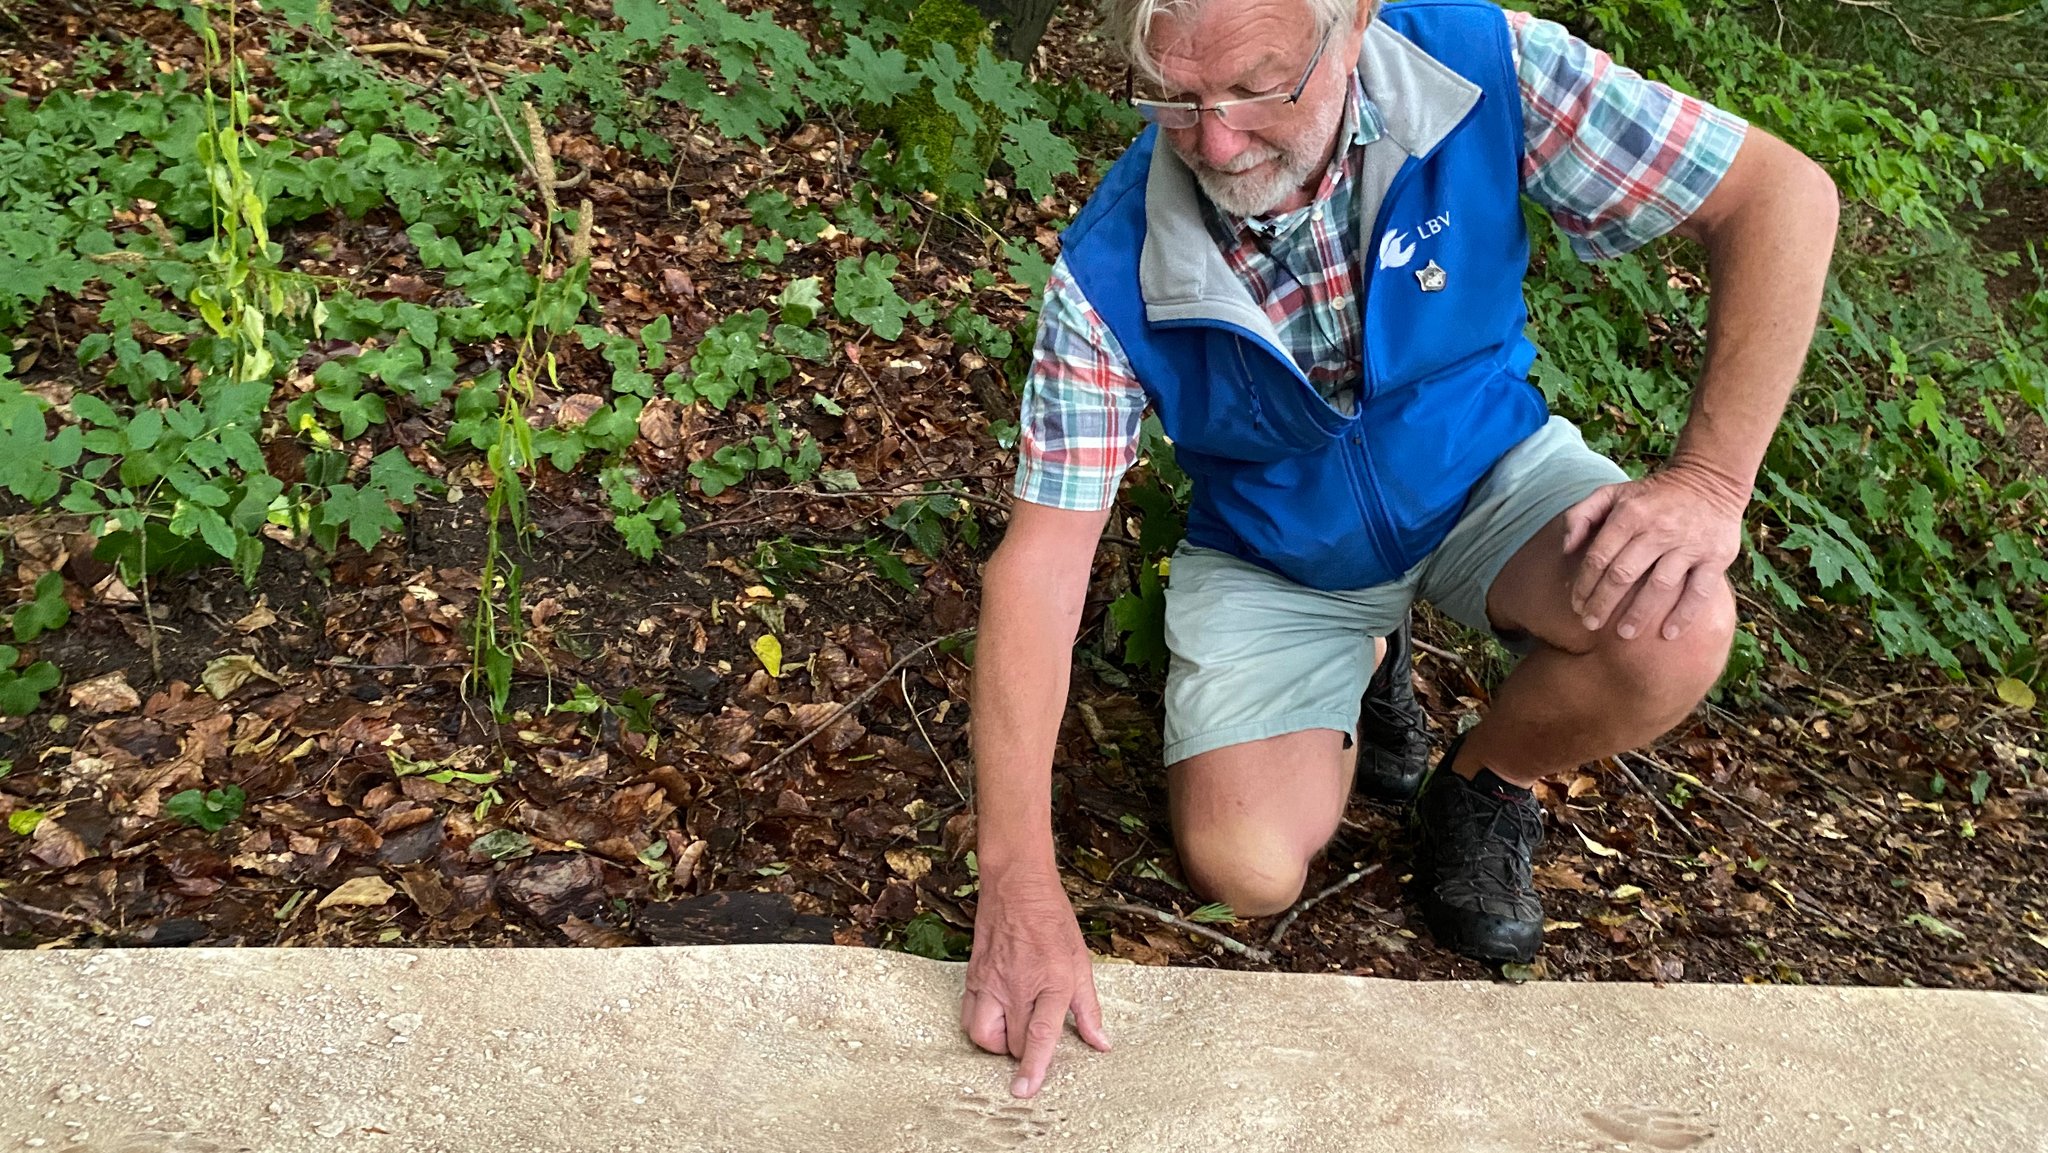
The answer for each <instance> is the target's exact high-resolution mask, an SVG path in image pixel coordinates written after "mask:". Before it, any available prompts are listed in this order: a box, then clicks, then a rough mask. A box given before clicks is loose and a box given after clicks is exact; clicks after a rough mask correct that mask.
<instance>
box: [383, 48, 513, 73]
mask: <svg viewBox="0 0 2048 1153" xmlns="http://www.w3.org/2000/svg"><path fill="white" fill-rule="evenodd" d="M353 47H354V50H355V53H356V55H358V56H424V57H426V58H427V59H429V60H439V61H442V62H443V63H446V62H447V61H450V60H453V59H455V53H453V52H450V51H448V50H447V49H446V48H434V47H432V46H430V45H426V44H412V43H409V42H407V41H404V40H393V41H391V42H389V43H387V44H357V45H354V46H353ZM463 55H464V58H465V59H467V57H468V53H464V54H463ZM470 63H471V64H473V65H474V66H475V67H477V68H480V69H482V70H484V71H485V72H488V73H490V74H491V75H493V76H502V77H506V78H510V77H513V76H517V75H519V74H520V72H519V70H518V69H517V68H507V67H506V66H504V65H503V64H488V63H485V62H482V61H471V62H470Z"/></svg>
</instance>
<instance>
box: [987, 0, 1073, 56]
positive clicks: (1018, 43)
mask: <svg viewBox="0 0 2048 1153" xmlns="http://www.w3.org/2000/svg"><path fill="white" fill-rule="evenodd" d="M971 2H972V3H973V5H974V7H975V8H976V9H977V10H979V11H980V12H981V14H982V15H983V16H986V17H988V21H989V23H991V24H993V25H995V26H996V28H995V38H996V45H995V47H996V51H998V52H1000V53H1002V54H1003V55H1004V56H1007V57H1009V58H1010V59H1012V60H1017V61H1025V62H1028V61H1029V60H1030V59H1031V54H1032V53H1033V52H1035V51H1037V50H1038V42H1039V40H1040V39H1042V38H1043V37H1044V36H1045V26H1046V25H1047V24H1048V23H1050V22H1051V21H1052V14H1053V12H1054V10H1056V9H1057V8H1058V7H1059V4H1060V0H971Z"/></svg>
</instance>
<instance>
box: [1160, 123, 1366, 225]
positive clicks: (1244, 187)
mask: <svg viewBox="0 0 2048 1153" xmlns="http://www.w3.org/2000/svg"><path fill="white" fill-rule="evenodd" d="M1343 116H1344V102H1343V101H1333V102H1331V103H1330V104H1329V106H1328V107H1327V108H1325V109H1324V110H1323V111H1322V113H1321V114H1320V115H1318V116H1317V117H1316V119H1315V120H1314V121H1311V122H1310V123H1309V124H1308V125H1307V126H1305V128H1304V131H1303V133H1302V136H1303V138H1304V139H1307V140H1328V139H1330V137H1331V136H1333V135H1334V134H1335V133H1336V131H1337V125H1338V123H1339V122H1340V121H1341V120H1342V119H1343ZM1275 158H1277V159H1278V160H1279V163H1278V164H1274V165H1268V166H1267V167H1269V168H1270V169H1271V170H1270V171H1267V172H1260V173H1251V172H1247V171H1246V170H1247V169H1251V168H1257V167H1259V166H1260V165H1262V164H1265V162H1266V161H1269V160H1273V159H1275ZM1181 160H1182V161H1183V162H1184V163H1186V164H1187V166H1188V168H1189V170H1190V171H1192V172H1193V173H1194V174H1195V182H1196V183H1197V184H1199V185H1201V187H1202V191H1203V193H1205V194H1206V195H1207V196H1208V197H1209V201H1210V203H1212V204H1214V205H1215V206H1216V207H1217V208H1220V209H1222V210H1223V211H1224V212H1227V213H1229V214H1230V215H1232V216H1264V215H1266V214H1267V213H1269V212H1271V211H1272V210H1273V209H1274V207H1276V206H1277V205H1278V204H1279V203H1280V202H1281V201H1283V200H1285V199H1287V196H1288V194H1289V193H1291V192H1293V191H1294V190H1295V189H1297V188H1300V187H1303V186H1304V185H1306V184H1307V183H1308V182H1309V180H1310V178H1311V177H1313V176H1314V175H1315V174H1316V170H1317V169H1318V168H1319V167H1321V166H1322V164H1323V161H1322V159H1321V158H1320V157H1318V156H1314V155H1307V154H1297V153H1290V152H1286V151H1284V150H1282V149H1278V148H1274V147H1272V146H1271V145H1265V144H1254V145H1252V146H1251V147H1250V148H1247V149H1246V150H1245V151H1244V152H1242V153H1240V154H1239V155H1238V156H1237V157H1236V158H1235V159H1234V160H1233V161H1232V162H1231V163H1232V167H1233V168H1235V169H1236V171H1234V172H1232V171H1227V170H1220V169H1216V168H1211V167H1209V166H1208V165H1207V164H1205V163H1203V162H1202V160H1201V159H1200V158H1199V157H1192V156H1187V155H1185V154H1183V155H1182V156H1181Z"/></svg>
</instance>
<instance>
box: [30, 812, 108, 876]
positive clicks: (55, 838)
mask: <svg viewBox="0 0 2048 1153" xmlns="http://www.w3.org/2000/svg"><path fill="white" fill-rule="evenodd" d="M28 851H29V852H30V854H32V855H33V856H34V857H35V858H36V859H37V860H39V861H41V862H43V863H44V864H46V865H48V866H50V867H51V868H53V869H68V868H70V867H71V866H73V865H75V864H77V863H78V862H80V861H83V860H85V859H86V858H87V857H90V856H92V850H91V849H90V848H88V847H86V843H85V842H84V841H82V840H80V839H79V837H78V834H77V833H74V832H72V831H71V830H70V829H67V828H65V827H64V826H63V825H61V824H59V823H57V822H56V821H53V820H51V819H49V818H48V817H45V818H43V820H42V822H41V823H39V824H38V825H36V828H35V832H34V833H33V834H32V835H31V836H30V838H29V850H28Z"/></svg>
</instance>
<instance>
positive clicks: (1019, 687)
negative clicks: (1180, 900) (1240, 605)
mask: <svg viewBox="0 0 2048 1153" xmlns="http://www.w3.org/2000/svg"><path fill="white" fill-rule="evenodd" d="M1108 518H1109V514H1108V513H1107V512H1106V511H1104V512H1068V511H1064V510H1061V509H1054V508H1047V507H1045V506H1043V505H1036V504H1031V503H1029V502H1025V501H1019V502H1018V503H1017V505H1016V508H1015V510H1014V511H1013V512H1012V513H1011V517H1010V528H1009V532H1008V533H1007V534H1006V535H1005V536H1004V537H1003V543H1002V545H1001V546H1000V547H998V548H997V549H996V552H995V555H994V556H993V557H991V558H990V559H989V562H988V567H987V569H986V570H985V571H984V572H983V574H982V594H981V625H980V631H979V633H978V635H977V637H976V640H975V646H974V689H973V694H974V700H973V705H974V719H973V731H972V734H971V744H972V748H973V751H974V782H975V784H974V789H975V792H974V807H975V812H976V814H977V829H976V843H977V854H978V856H979V859H980V866H981V899H980V902H979V904H978V906H977V908H976V912H975V918H974V952H973V954H972V956H971V957H970V958H969V961H968V966H967V982H966V992H965V994H964V996H963V997H962V998H961V1005H960V1023H961V1025H962V1027H963V1028H965V1029H966V1031H967V1035H968V1037H969V1039H971V1040H972V1041H974V1043H975V1044H977V1045H979V1046H981V1047H982V1048H984V1049H987V1050H989V1051H990V1052H993V1053H1008V1054H1009V1055H1010V1056H1012V1057H1015V1058H1017V1059H1018V1062H1019V1065H1018V1070H1017V1076H1016V1079H1015V1082H1014V1083H1013V1084H1012V1086H1011V1092H1012V1093H1014V1094H1016V1095H1017V1096H1019V1097H1030V1096H1033V1095H1035V1094H1036V1093H1037V1092H1038V1089H1039V1086H1040V1085H1041V1084H1043V1083H1044V1080H1045V1072H1046V1069H1047V1067H1048V1066H1049V1065H1050V1064H1051V1062H1052V1053H1053V1048H1054V1046H1055V1045H1056V1044H1057V1043H1058V1042H1059V1037H1060V1032H1061V1027H1062V1026H1063V1024H1064V1023H1065V1021H1066V1016H1067V1012H1068V1010H1069V1009H1071V1010H1072V1011H1073V1013H1074V1020H1075V1025H1076V1026H1077V1027H1078V1029H1079V1031H1080V1033H1081V1036H1082V1038H1083V1039H1084V1040H1086V1041H1087V1042H1088V1043H1089V1044H1091V1045H1093V1046H1095V1047H1096V1048H1098V1049H1107V1048H1108V1047H1109V1040H1108V1037H1107V1036H1106V1035H1105V1034H1104V1033H1103V1031H1102V1009H1101V1006H1100V1005H1098V1004H1097V1003H1096V1000H1095V983H1094V976H1093V974H1092V973H1091V972H1090V970H1089V957H1088V947H1087V944H1086V943H1085V942H1084V941H1083V940H1082V938H1081V931H1080V926H1079V925H1077V924H1076V923H1075V920H1074V910H1073V906H1072V905H1071V904H1070V903H1069V902H1068V900H1067V896H1066V890H1065V889H1063V888H1062V887H1061V885H1060V878H1059V867H1058V864H1057V862H1056V860H1055V858H1054V856H1053V838H1052V752H1053V745H1054V743H1055V741H1056V740H1057V739H1058V736H1059V725H1060V717H1061V716H1062V715H1063V714H1064V713H1065V712H1066V706H1067V680H1068V670H1069V668H1070V666H1071V664H1072V661H1073V650H1074V634H1075V632H1076V630H1077V629H1078V628H1079V627H1080V621H1081V610H1082V607H1083V605H1084V604H1085V603H1086V601H1087V596H1088V574H1089V570H1090V568H1091V567H1092V564H1093V560H1094V557H1095V546H1096V541H1097V540H1098V539H1099V538H1100V537H1101V535H1102V526H1103V525H1104V523H1105V522H1107V520H1108Z"/></svg>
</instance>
